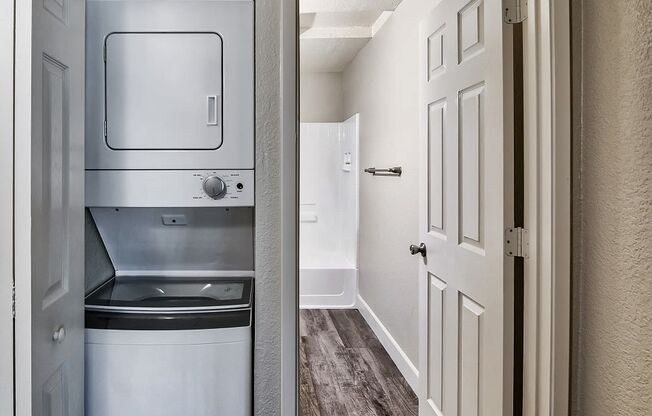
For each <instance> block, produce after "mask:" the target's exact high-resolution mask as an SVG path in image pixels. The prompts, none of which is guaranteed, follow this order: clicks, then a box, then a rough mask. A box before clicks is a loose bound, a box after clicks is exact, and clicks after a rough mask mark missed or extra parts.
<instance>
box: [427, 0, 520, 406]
mask: <svg viewBox="0 0 652 416" xmlns="http://www.w3.org/2000/svg"><path fill="white" fill-rule="evenodd" d="M419 48H420V55H421V61H420V62H421V67H420V68H421V69H420V76H419V85H420V87H419V88H420V98H419V108H420V113H421V118H420V119H421V137H422V139H421V143H422V152H421V154H422V161H421V162H422V167H423V168H422V170H421V172H422V173H421V191H420V216H421V220H420V228H421V232H420V234H421V238H422V240H421V241H422V242H424V243H425V244H426V246H427V256H426V257H425V258H423V260H422V262H421V265H420V283H419V287H420V295H419V296H420V308H419V311H420V312H419V313H420V316H419V321H420V331H419V332H420V338H419V363H420V369H419V373H420V374H423V375H424V376H422V377H421V378H420V388H419V399H420V400H419V403H420V412H421V414H422V415H461V416H468V415H474V416H478V415H500V414H504V415H507V414H511V406H512V396H511V394H512V354H511V348H512V347H511V346H512V336H513V334H512V332H511V331H512V329H511V328H512V324H511V322H512V319H513V317H512V311H511V307H510V305H511V302H512V280H513V263H512V260H511V259H510V258H508V257H505V256H504V254H503V251H504V250H503V234H504V229H505V228H506V227H507V226H510V225H511V224H512V220H511V219H512V211H513V209H512V199H513V191H512V186H511V183H512V172H511V169H510V168H509V167H508V165H509V164H510V163H511V160H512V157H511V152H512V150H511V147H512V128H511V126H512V121H511V120H512V111H513V103H512V98H511V95H512V88H513V86H512V80H511V70H512V69H511V68H512V67H511V65H512V62H511V28H510V27H509V26H507V25H504V24H503V18H502V5H501V2H500V1H498V0H472V1H469V0H442V1H441V2H439V3H438V4H437V6H436V7H434V8H433V10H432V11H431V12H430V13H429V14H428V15H427V16H426V17H425V18H424V19H423V20H422V22H421V25H420V43H419Z"/></svg>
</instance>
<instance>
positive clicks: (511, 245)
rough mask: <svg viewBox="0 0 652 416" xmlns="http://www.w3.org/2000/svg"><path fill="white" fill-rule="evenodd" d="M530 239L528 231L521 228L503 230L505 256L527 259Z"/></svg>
mask: <svg viewBox="0 0 652 416" xmlns="http://www.w3.org/2000/svg"><path fill="white" fill-rule="evenodd" d="M529 249H530V239H529V233H528V230H526V229H525V228H523V227H514V228H508V229H506V230H505V255H506V256H508V257H522V258H524V259H526V258H528V256H529Z"/></svg>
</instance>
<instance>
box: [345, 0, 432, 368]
mask: <svg viewBox="0 0 652 416" xmlns="http://www.w3.org/2000/svg"><path fill="white" fill-rule="evenodd" d="M432 7H433V2H432V1H431V0H404V1H403V2H402V3H401V4H400V5H399V7H398V8H397V9H396V11H395V12H394V14H393V15H392V17H391V18H390V19H389V20H388V21H387V23H385V25H384V26H383V28H382V29H381V30H380V31H379V32H378V33H377V34H376V36H375V37H374V38H373V39H372V40H371V41H369V43H367V45H366V46H365V47H364V48H362V50H361V51H360V52H359V53H358V55H357V56H356V58H355V59H354V60H353V62H352V63H351V64H349V66H348V67H347V68H346V70H345V71H344V106H345V111H346V115H347V116H350V115H352V114H354V113H359V114H360V150H359V152H360V168H366V167H369V166H375V167H387V166H402V167H403V175H402V176H401V177H400V178H395V177H380V176H375V177H374V176H371V175H368V174H361V177H360V225H359V226H360V247H359V253H358V259H359V265H360V296H361V297H362V298H363V299H364V300H365V301H366V302H367V304H369V306H370V307H371V309H373V311H374V312H375V313H376V315H377V316H378V317H379V318H380V320H381V321H382V322H383V324H384V325H385V327H386V328H387V329H388V330H389V332H390V333H391V334H392V336H393V337H394V339H395V340H396V341H397V342H398V344H399V345H400V346H401V348H402V349H403V350H404V351H405V353H406V354H407V355H408V357H409V358H410V360H411V361H412V363H413V364H414V365H417V360H418V353H417V344H418V338H417V307H418V279H417V278H418V266H419V262H418V259H417V258H416V257H413V256H411V255H410V253H409V251H408V247H409V245H410V244H412V243H415V242H418V241H419V229H418V227H419V224H418V221H419V216H418V213H419V212H418V209H419V190H418V181H419V176H418V169H419V153H418V152H419V145H418V143H419V142H418V140H419V129H418V127H419V118H418V117H419V116H418V111H417V101H418V77H417V66H418V61H419V54H418V49H417V43H418V39H419V33H418V29H419V21H420V20H421V17H422V16H423V14H424V13H425V12H426V11H428V10H430V9H431V8H432Z"/></svg>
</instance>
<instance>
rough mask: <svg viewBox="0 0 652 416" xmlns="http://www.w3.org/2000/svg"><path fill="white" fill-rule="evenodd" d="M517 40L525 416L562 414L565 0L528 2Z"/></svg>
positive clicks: (567, 210) (566, 362)
mask: <svg viewBox="0 0 652 416" xmlns="http://www.w3.org/2000/svg"><path fill="white" fill-rule="evenodd" d="M523 25H524V26H523V36H524V39H523V40H524V42H523V45H524V51H523V56H524V62H523V65H524V71H523V74H524V107H525V108H524V119H525V120H524V122H525V139H524V142H525V143H524V162H525V164H524V165H525V172H524V174H525V178H524V179H525V227H526V228H527V229H528V230H529V235H530V238H529V244H530V247H529V253H530V255H529V259H527V260H526V261H525V282H524V287H525V289H524V290H525V294H524V305H525V311H524V363H523V364H524V369H523V372H524V386H523V391H524V400H523V405H524V409H523V414H525V415H532V416H534V415H555V416H566V415H568V414H569V386H570V383H569V377H570V345H571V344H570V342H571V339H570V338H571V333H570V319H571V316H570V310H571V309H570V307H571V267H572V264H571V254H572V253H571V209H572V206H571V201H572V199H571V157H572V147H571V143H572V141H571V140H572V136H571V87H572V85H571V55H570V54H571V36H570V1H569V0H535V1H529V2H528V18H527V19H526V20H525V21H524V22H523Z"/></svg>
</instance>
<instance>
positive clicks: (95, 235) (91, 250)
mask: <svg viewBox="0 0 652 416" xmlns="http://www.w3.org/2000/svg"><path fill="white" fill-rule="evenodd" d="M84 215H85V218H84V234H85V235H84V275H85V276H86V293H87V294H88V293H89V292H90V291H92V290H93V289H95V288H96V287H98V286H99V285H101V284H102V283H104V282H105V281H107V280H108V279H109V278H111V277H113V275H114V274H115V270H114V268H113V264H112V263H111V259H110V258H109V254H108V253H107V251H106V247H104V243H103V242H102V237H100V233H99V232H98V231H97V226H96V225H95V221H93V216H92V215H91V212H90V211H89V209H88V208H86V209H85V210H84Z"/></svg>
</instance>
